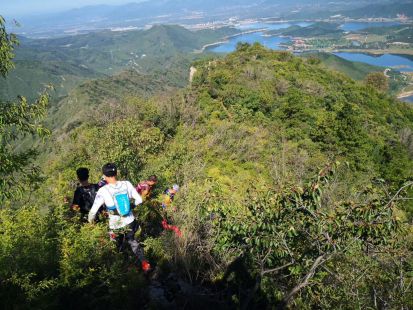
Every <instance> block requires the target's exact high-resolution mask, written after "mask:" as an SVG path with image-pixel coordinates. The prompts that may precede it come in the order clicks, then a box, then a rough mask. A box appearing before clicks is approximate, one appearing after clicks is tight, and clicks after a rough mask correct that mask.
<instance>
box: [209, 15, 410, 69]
mask: <svg viewBox="0 0 413 310" xmlns="http://www.w3.org/2000/svg"><path fill="white" fill-rule="evenodd" d="M397 24H399V23H389V22H387V23H345V24H343V25H342V26H341V27H342V28H343V29H345V30H347V29H352V30H357V29H363V28H368V27H382V26H386V25H387V26H391V25H397ZM293 25H299V26H302V27H305V26H309V25H311V23H273V24H267V23H251V24H242V25H239V26H237V28H238V29H240V30H243V31H248V30H257V29H266V30H275V29H282V28H288V27H290V26H293ZM289 40H290V39H289V38H286V37H277V36H271V37H268V36H265V33H264V31H259V32H255V33H247V34H242V35H239V36H235V37H231V38H230V39H229V40H228V42H225V43H221V44H219V45H215V46H211V47H210V48H208V51H212V52H216V53H230V52H233V51H234V50H235V49H236V47H237V44H238V43H239V42H246V43H251V44H252V43H254V42H259V43H261V44H262V45H264V46H266V47H268V48H271V49H273V50H283V49H285V47H283V46H281V45H282V43H286V42H288V41H289ZM335 55H337V56H339V57H342V58H344V59H347V60H350V61H359V62H364V63H368V64H370V65H375V66H380V67H387V68H393V69H396V70H400V71H409V72H413V60H411V59H408V58H405V57H403V56H400V55H391V54H385V55H380V56H374V55H368V54H363V53H335Z"/></svg>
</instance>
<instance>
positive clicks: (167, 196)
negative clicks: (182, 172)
mask: <svg viewBox="0 0 413 310" xmlns="http://www.w3.org/2000/svg"><path fill="white" fill-rule="evenodd" d="M177 192H179V185H178V184H174V185H173V186H172V188H168V189H167V190H165V192H164V197H163V202H162V208H163V209H164V210H166V209H169V208H170V207H171V205H172V202H173V201H174V197H175V194H176V193H177ZM174 211H176V210H174Z"/></svg>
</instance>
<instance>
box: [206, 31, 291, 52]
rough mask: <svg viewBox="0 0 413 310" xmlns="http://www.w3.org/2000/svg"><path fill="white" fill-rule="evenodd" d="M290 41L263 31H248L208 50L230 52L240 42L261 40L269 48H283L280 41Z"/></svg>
mask: <svg viewBox="0 0 413 310" xmlns="http://www.w3.org/2000/svg"><path fill="white" fill-rule="evenodd" d="M288 41H289V39H288V38H282V37H265V36H263V33H262V32H255V33H248V34H243V35H240V36H236V37H233V38H231V39H230V40H229V41H228V42H226V43H223V44H220V45H217V46H215V47H212V48H210V49H208V50H209V51H212V52H215V53H230V52H233V51H234V50H235V49H236V47H237V44H238V43H239V42H243V43H250V44H253V43H255V42H260V43H261V44H262V45H264V46H265V47H267V48H270V49H273V50H281V49H285V48H283V47H281V46H280V43H285V42H288Z"/></svg>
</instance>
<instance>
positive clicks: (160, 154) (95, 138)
mask: <svg viewBox="0 0 413 310" xmlns="http://www.w3.org/2000/svg"><path fill="white" fill-rule="evenodd" d="M156 31H157V32H159V34H162V33H163V32H164V31H166V30H165V29H162V28H161V29H156ZM195 66H196V69H197V72H196V74H195V76H194V79H193V82H192V85H191V86H190V87H188V88H187V89H184V90H182V91H179V92H175V93H174V94H172V95H169V96H166V95H164V96H160V95H157V96H155V97H153V98H150V99H148V98H143V99H142V98H122V97H121V96H119V98H118V100H117V101H116V102H103V103H102V101H103V100H102V101H101V100H97V101H96V102H94V103H93V105H91V106H93V107H94V108H95V109H94V110H95V111H93V112H92V111H91V110H88V113H90V114H88V117H87V118H85V119H88V121H87V122H86V121H84V122H81V123H79V124H77V125H76V124H74V125H73V127H72V128H71V130H68V132H67V135H61V134H60V133H56V135H55V136H52V139H53V151H52V152H50V153H48V154H47V156H45V157H44V158H42V160H43V167H44V170H45V173H46V175H47V179H46V180H45V182H43V183H42V184H41V187H40V188H39V190H37V191H36V192H35V193H34V196H33V200H34V201H36V202H37V204H39V205H41V206H42V207H43V208H42V210H38V209H30V208H22V209H20V210H11V209H9V208H7V209H5V210H4V211H2V213H0V216H1V218H0V222H1V223H2V225H1V227H2V228H0V229H4V232H3V231H2V232H3V234H2V235H3V236H4V238H3V239H2V241H0V242H2V243H1V245H2V247H1V248H0V249H4V252H2V258H0V262H1V265H0V266H1V267H4V268H5V269H2V271H1V272H3V273H2V274H1V275H0V278H1V281H2V282H0V285H1V289H2V290H0V291H1V292H3V291H4V292H6V293H4V295H6V296H10V298H9V299H7V305H16V304H17V306H20V305H23V304H25V303H29V304H30V305H33V307H35V306H39V305H40V307H42V306H43V308H47V307H52V306H53V305H55V304H58V302H64V303H65V304H66V303H67V305H69V306H72V307H78V306H79V305H82V306H84V307H89V308H98V307H99V308H101V307H106V308H109V309H110V308H119V304H118V303H119V302H121V305H122V307H123V308H133V306H134V307H135V308H136V302H137V301H136V300H138V305H139V306H142V307H143V306H144V305H147V304H148V299H146V294H147V291H146V288H147V286H146V283H145V281H144V280H143V276H142V274H141V273H137V272H135V271H133V270H130V269H128V268H127V265H129V264H130V263H131V261H130V259H129V258H128V253H127V252H126V253H124V254H119V253H116V252H115V251H114V249H113V245H112V244H110V242H109V241H108V239H107V236H105V235H106V233H105V230H106V228H105V227H106V226H105V225H104V224H105V223H102V224H99V225H97V226H91V225H88V224H87V225H83V226H81V225H79V224H78V223H77V222H76V220H75V219H71V218H70V217H69V216H68V214H66V213H67V212H66V211H65V210H64V209H63V207H62V206H59V201H62V199H63V197H65V196H67V195H71V194H72V191H73V190H74V188H75V184H76V176H75V170H76V168H78V167H80V166H88V167H90V169H91V181H92V182H96V181H97V179H98V178H99V176H100V173H101V172H100V168H101V166H102V164H104V163H105V162H106V161H115V162H117V163H118V164H119V166H120V167H121V177H122V178H128V179H129V180H131V181H132V182H134V183H137V182H138V181H139V180H143V179H144V178H146V177H147V176H148V175H151V174H156V175H157V176H158V178H159V184H158V188H157V189H156V190H155V192H154V195H155V197H154V199H153V200H151V201H148V202H146V203H145V204H144V206H140V207H138V209H137V210H135V211H134V212H135V214H136V215H137V218H138V221H139V222H140V223H142V225H141V229H140V230H139V232H138V234H137V236H138V237H139V238H140V241H143V242H144V244H145V246H146V250H147V255H148V257H149V258H150V260H151V263H153V265H154V266H155V265H158V266H159V269H157V270H156V273H157V274H158V275H159V274H161V276H162V279H168V278H174V277H178V278H180V279H185V280H187V281H188V282H190V283H192V284H193V286H194V287H195V288H196V289H195V290H198V289H200V286H201V285H203V286H204V288H205V287H210V288H213V289H211V290H210V291H208V292H207V293H205V292H204V291H202V294H203V295H204V296H212V297H211V298H212V299H213V300H214V302H216V303H217V304H219V305H221V306H222V307H223V308H225V307H227V308H228V307H234V308H248V307H250V308H252V307H255V308H265V307H268V306H269V305H272V306H275V305H276V304H278V305H280V306H286V305H290V306H291V307H293V308H304V309H306V308H307V309H311V308H314V307H323V308H340V307H341V308H369V307H370V308H372V307H393V308H398V307H401V306H404V307H407V306H410V305H411V303H412V300H411V296H412V294H411V293H412V287H411V286H409V284H408V283H410V281H411V279H412V274H411V270H412V269H411V266H412V262H413V258H412V255H411V244H412V241H411V236H412V234H411V225H410V223H409V221H411V219H410V218H409V213H407V212H405V211H404V209H405V208H408V204H407V202H408V200H404V199H405V198H408V196H407V195H408V194H409V193H410V192H409V191H411V188H410V187H411V186H410V187H409V184H410V185H411V183H409V182H408V181H409V180H410V179H411V171H412V168H413V163H412V159H411V158H412V157H411V155H412V154H411V141H410V140H411V131H412V129H413V111H412V109H411V107H409V106H408V105H406V104H402V103H400V102H398V101H395V100H393V99H392V98H391V97H388V96H386V95H385V94H383V93H381V92H377V91H376V90H375V89H373V88H371V87H366V86H365V85H364V84H362V83H358V82H355V81H353V80H351V79H350V78H348V77H345V76H343V75H341V74H338V73H334V72H331V71H328V70H326V69H325V68H324V67H323V66H322V64H320V63H318V62H317V61H313V60H311V59H310V60H308V61H307V60H305V59H301V58H297V57H294V56H293V55H292V54H290V53H287V52H273V51H270V50H267V49H265V48H263V47H262V46H260V45H253V46H250V45H247V44H241V45H239V46H238V49H237V51H236V52H235V53H232V54H230V55H228V56H226V57H225V58H222V59H216V60H211V59H208V60H205V61H199V62H197V63H196V64H195ZM128 76H129V75H128V74H126V75H125V77H126V78H127V77H128ZM114 81H116V82H115V84H118V83H119V84H121V83H122V82H124V81H122V78H120V77H116V78H114V79H113V80H110V79H108V81H107V82H108V83H113V82H114ZM101 83H102V82H101ZM97 84H99V83H97ZM97 84H96V83H91V84H88V85H89V86H88V87H85V89H84V91H85V92H88V91H89V87H94V86H96V85H97ZM103 85H106V84H105V83H103ZM103 85H99V89H100V87H102V88H104V86H103ZM110 85H113V84H110ZM91 93H93V92H91ZM69 99H71V100H72V102H74V101H75V100H76V99H77V98H69ZM77 107H78V106H77ZM77 107H76V109H77ZM84 111H85V110H83V109H81V108H79V109H78V111H77V112H78V113H84ZM336 160H340V161H342V162H348V165H346V166H345V167H342V168H341V169H336V166H335V165H331V166H328V167H327V168H326V169H323V170H322V171H321V172H320V167H323V166H324V165H325V163H328V162H336ZM314 175H316V176H315V177H314ZM173 183H178V184H180V185H181V190H180V192H179V193H178V194H177V195H176V197H175V200H174V202H173V206H174V208H175V209H176V211H172V210H171V211H167V212H168V216H169V217H170V220H171V221H172V222H173V224H176V225H178V227H179V228H180V230H181V231H182V237H181V238H178V237H176V236H175V235H174V234H173V233H172V232H169V231H167V232H162V231H161V228H160V227H161V226H160V223H159V221H160V219H161V215H162V213H160V211H161V210H160V206H159V204H160V203H159V202H160V199H161V196H160V194H161V193H162V190H163V189H165V188H166V187H168V186H170V185H171V184H173ZM401 186H404V187H403V188H402V189H401V190H400V191H398V189H399V188H400V187H401ZM396 193H397V195H395V194H396ZM22 205H24V203H22ZM48 206H50V207H51V210H53V211H49V212H48V211H47V207H48ZM27 210H30V212H33V214H34V215H33V216H32V215H31V216H28V212H29V211H27ZM41 212H43V213H41ZM26 217H27V218H30V220H31V221H32V222H30V223H28V221H29V220H28V219H26ZM20 218H23V220H22V223H21V224H20V223H14V220H15V219H18V221H20V220H19V219H20ZM3 223H5V225H3ZM20 225H24V226H27V227H28V228H27V229H25V230H22V229H21V228H22V227H21V226H20ZM3 226H4V227H5V228H3ZM34 236H41V238H42V243H41V244H39V243H38V241H36V240H34V238H35V237H34ZM143 239H145V240H143ZM26 240H28V241H27V242H29V244H28V245H26ZM31 242H33V246H37V247H39V251H38V254H37V253H36V254H35V256H34V257H35V260H36V261H38V262H39V263H36V264H34V265H33V266H31V265H29V264H27V265H25V264H23V265H22V266H23V269H22V272H21V273H17V274H16V275H15V274H14V272H13V270H12V269H9V267H8V266H9V265H10V263H9V261H10V260H11V256H10V255H9V253H11V254H13V255H16V257H17V258H16V263H19V264H20V263H21V262H22V261H24V258H25V257H26V255H28V254H27V252H25V251H22V252H21V256H19V255H20V253H17V254H15V253H16V252H17V249H18V248H19V247H21V246H26V247H28V249H32V248H31V246H32V244H31ZM51 253H53V255H52V254H51ZM3 257H4V258H3ZM2 259H4V260H2ZM10 266H14V265H13V264H11V265H10ZM3 270H4V271H3ZM170 273H171V274H170ZM3 279H4V280H3ZM177 282H179V281H177ZM46 287H47V288H48V289H45V288H46ZM200 290H202V289H200ZM214 292H217V293H216V294H214ZM174 294H175V297H176V299H177V300H178V299H180V298H182V299H184V300H187V299H188V297H187V296H185V294H182V295H180V294H181V293H179V292H175V293H174ZM191 295H193V294H192V292H191ZM91 296H93V297H91ZM196 296H197V295H196ZM349 296H352V298H351V300H349ZM353 296H354V298H353ZM134 302H135V305H134Z"/></svg>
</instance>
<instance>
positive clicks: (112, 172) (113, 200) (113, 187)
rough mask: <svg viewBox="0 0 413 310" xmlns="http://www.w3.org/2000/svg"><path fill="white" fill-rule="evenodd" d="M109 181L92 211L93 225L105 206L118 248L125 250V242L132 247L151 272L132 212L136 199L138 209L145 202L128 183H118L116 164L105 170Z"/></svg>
mask: <svg viewBox="0 0 413 310" xmlns="http://www.w3.org/2000/svg"><path fill="white" fill-rule="evenodd" d="M102 172H103V175H104V176H105V181H106V182H107V184H106V185H104V186H103V187H102V188H100V189H99V191H98V192H97V195H96V199H95V202H94V204H93V206H92V209H91V210H90V212H89V222H90V223H93V222H94V220H95V217H96V213H97V212H98V210H99V208H100V207H101V206H102V205H103V204H105V205H106V210H107V211H108V213H109V229H110V231H109V236H110V238H111V240H113V241H115V242H116V243H117V246H118V249H119V250H120V251H122V250H123V248H124V244H125V241H126V242H127V243H128V244H129V246H130V247H131V249H132V252H133V254H134V255H135V256H136V258H137V260H138V263H140V264H141V267H142V270H143V271H145V272H146V271H149V270H150V269H151V266H150V264H149V263H148V261H146V260H145V257H144V253H143V249H142V248H141V247H140V246H139V243H138V242H137V241H136V240H135V233H136V231H137V230H138V224H137V222H136V220H135V217H134V215H133V212H132V210H131V204H130V199H134V202H135V206H137V205H139V204H141V203H142V197H141V196H140V195H139V193H138V192H137V191H136V189H135V188H134V187H133V185H132V184H131V183H130V182H128V181H118V180H117V174H118V171H117V167H116V165H115V164H113V163H108V164H106V165H104V166H103V167H102Z"/></svg>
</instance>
